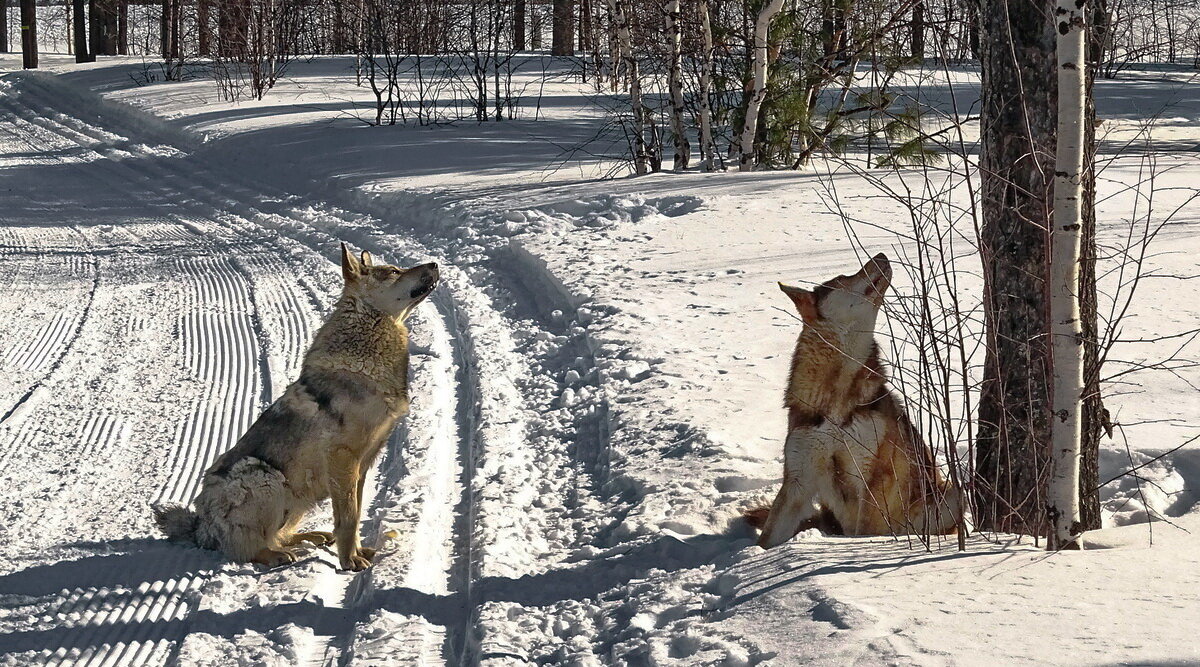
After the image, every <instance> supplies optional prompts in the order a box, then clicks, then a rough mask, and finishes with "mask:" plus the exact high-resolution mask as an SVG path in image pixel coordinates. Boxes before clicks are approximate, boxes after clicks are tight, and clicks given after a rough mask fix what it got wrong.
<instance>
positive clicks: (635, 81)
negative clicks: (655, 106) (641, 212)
mask: <svg viewBox="0 0 1200 667" xmlns="http://www.w3.org/2000/svg"><path fill="white" fill-rule="evenodd" d="M627 1H628V0H611V3H612V4H611V7H612V10H613V16H614V18H615V19H616V22H617V37H618V39H619V40H620V42H621V54H622V56H623V57H624V59H625V76H627V77H629V105H630V107H631V109H632V113H633V141H632V142H631V143H632V148H633V171H634V173H636V174H637V175H638V176H641V175H643V174H645V173H646V172H647V167H648V165H647V163H648V160H649V151H648V150H647V147H646V110H645V109H644V108H643V106H642V77H641V73H640V72H639V71H638V69H639V68H638V60H637V56H635V55H634V53H633V31H632V30H631V29H630V27H629V9H628V7H627V6H626V4H625V3H626V2H627Z"/></svg>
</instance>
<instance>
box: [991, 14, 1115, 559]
mask: <svg viewBox="0 0 1200 667" xmlns="http://www.w3.org/2000/svg"><path fill="white" fill-rule="evenodd" d="M1057 6H1058V5H1057V2H1051V1H1048V0H1022V1H1021V2H1017V3H1011V2H1004V1H1003V0H983V2H982V3H981V5H980V25H981V31H982V37H981V40H980V50H981V58H982V60H981V64H982V67H981V71H982V98H983V105H982V114H981V115H982V137H981V142H982V153H981V158H980V173H981V192H980V204H981V213H982V225H981V228H980V255H981V260H982V262H983V267H984V318H985V329H986V341H985V343H986V358H985V362H984V376H983V383H982V385H981V388H980V399H979V428H978V433H977V438H976V441H975V473H976V478H975V501H976V509H975V519H976V523H977V525H978V526H980V527H981V528H984V529H986V530H999V531H1008V532H1018V533H1025V534H1029V535H1045V534H1048V529H1049V527H1050V526H1049V522H1048V521H1047V515H1046V512H1045V507H1046V506H1047V504H1048V501H1049V498H1047V495H1046V493H1047V488H1048V484H1049V481H1050V475H1051V470H1050V456H1051V446H1050V443H1051V428H1052V424H1051V420H1052V407H1051V388H1052V387H1054V386H1056V385H1055V384H1054V381H1053V373H1054V369H1053V367H1052V365H1051V343H1052V331H1055V330H1054V329H1052V327H1053V326H1057V324H1058V323H1059V322H1058V321H1056V320H1055V318H1054V317H1052V316H1051V312H1050V309H1051V305H1050V303H1049V301H1050V299H1051V295H1052V294H1053V292H1052V289H1053V285H1052V284H1051V282H1048V280H1050V276H1049V275H1048V273H1047V260H1048V253H1049V252H1051V247H1050V245H1049V238H1050V235H1051V229H1052V221H1053V220H1054V218H1053V206H1052V198H1053V197H1054V193H1055V192H1056V188H1055V185H1056V184H1055V179H1054V173H1055V166H1054V157H1053V156H1054V154H1055V149H1056V143H1057V142H1056V136H1057V127H1056V122H1055V118H1057V112H1058V109H1059V97H1058V95H1059V91H1058V80H1057V76H1056V75H1055V72H1056V67H1055V63H1056V62H1057V57H1056V55H1055V54H1056V41H1057V39H1058V38H1057V31H1056V26H1057V21H1056V20H1055V11H1056V8H1057ZM1078 60H1082V58H1078V59H1077V61H1078ZM1080 77H1081V80H1082V81H1085V85H1084V90H1085V93H1084V95H1083V96H1082V100H1083V101H1082V102H1081V104H1082V105H1083V109H1084V112H1083V113H1084V119H1083V120H1082V121H1080V128H1081V130H1080V131H1082V132H1083V133H1084V136H1083V138H1082V139H1080V140H1078V141H1077V142H1076V143H1077V144H1078V145H1081V146H1084V150H1083V158H1082V159H1083V161H1084V162H1083V166H1082V168H1081V170H1080V171H1079V173H1080V176H1079V180H1080V187H1081V192H1082V194H1081V195H1080V196H1079V197H1078V200H1077V206H1078V207H1079V208H1080V216H1081V226H1080V228H1079V230H1078V231H1079V232H1080V234H1079V236H1080V241H1079V242H1080V250H1079V254H1078V255H1077V256H1078V257H1079V258H1080V259H1081V260H1082V266H1080V262H1077V263H1076V264H1075V269H1074V270H1075V271H1076V272H1075V273H1074V274H1072V275H1073V276H1074V277H1073V278H1071V281H1072V284H1071V285H1069V286H1067V285H1066V284H1065V283H1062V285H1061V286H1062V289H1065V290H1070V291H1073V292H1074V294H1075V295H1077V297H1078V300H1079V305H1080V306H1081V309H1080V311H1079V316H1078V318H1076V319H1077V320H1078V322H1076V323H1075V324H1074V325H1073V326H1075V327H1077V328H1076V329H1075V332H1076V334H1077V338H1075V340H1077V341H1079V343H1080V344H1081V347H1082V354H1083V355H1084V358H1083V362H1081V363H1082V367H1083V371H1082V373H1083V376H1084V381H1086V388H1085V390H1084V391H1083V392H1082V394H1083V395H1082V398H1083V399H1084V401H1085V405H1084V407H1083V408H1082V409H1081V410H1082V418H1081V421H1080V426H1079V429H1080V434H1081V436H1080V437H1081V442H1082V443H1083V444H1082V445H1081V447H1084V449H1083V451H1082V457H1083V459H1084V461H1085V462H1086V465H1083V466H1082V467H1080V468H1077V469H1076V470H1075V471H1074V472H1073V473H1070V472H1068V471H1066V470H1061V471H1060V472H1059V476H1060V478H1061V479H1062V480H1065V479H1066V478H1067V477H1068V476H1071V475H1074V477H1075V479H1074V480H1072V482H1071V483H1073V484H1078V483H1079V482H1078V480H1079V479H1080V478H1082V479H1084V480H1085V484H1086V483H1087V480H1088V479H1090V478H1092V477H1093V476H1094V474H1095V471H1094V465H1095V456H1096V453H1095V451H1090V450H1094V448H1095V447H1096V446H1097V443H1098V436H1097V434H1096V433H1097V431H1098V429H1100V427H1101V423H1100V421H1101V420H1100V419H1098V418H1097V414H1096V413H1097V412H1098V411H1099V410H1100V407H1099V392H1098V389H1097V386H1098V375H1099V372H1098V361H1097V360H1096V357H1095V356H1094V354H1093V353H1094V351H1095V347H1094V342H1093V341H1084V340H1083V337H1084V336H1085V335H1090V334H1092V332H1095V331H1096V321H1095V317H1096V312H1095V295H1094V290H1095V279H1094V272H1095V269H1094V261H1095V248H1094V217H1092V216H1093V214H1092V213H1091V212H1090V211H1089V210H1088V209H1089V207H1090V202H1091V201H1092V197H1093V194H1092V193H1093V192H1094V190H1093V188H1094V184H1093V183H1092V182H1091V179H1092V178H1093V174H1094V172H1093V169H1092V167H1091V164H1090V163H1091V159H1092V154H1093V152H1092V151H1091V150H1090V149H1088V148H1087V145H1088V143H1089V142H1090V141H1091V139H1090V137H1091V136H1092V134H1091V129H1090V127H1089V123H1088V122H1087V119H1088V118H1090V113H1091V112H1090V111H1089V108H1090V107H1089V105H1090V100H1089V97H1088V95H1087V94H1086V91H1087V86H1086V78H1083V77H1084V70H1083V69H1082V68H1081V69H1080ZM1035 110H1036V111H1035ZM1070 113H1071V114H1072V116H1071V117H1072V118H1074V117H1075V115H1074V114H1075V111H1074V110H1073V109H1072V110H1070ZM1065 196H1068V197H1071V196H1074V195H1071V194H1068V195H1065ZM1068 224H1070V223H1068ZM1055 227H1057V225H1056V226H1055ZM1060 249H1061V248H1060ZM1058 279H1059V280H1065V278H1063V277H1062V276H1059V277H1058ZM1068 319H1069V318H1068ZM1077 398H1080V396H1077ZM1055 410H1057V408H1056V409H1055ZM1054 419H1057V417H1054ZM1063 484H1066V482H1065V481H1064V482H1063ZM1089 491H1091V489H1089ZM1087 497H1088V498H1087V499H1088V502H1089V504H1090V503H1093V502H1095V495H1094V493H1088V494H1087ZM1092 509H1093V508H1089V509H1088V511H1087V512H1086V514H1089V515H1093V514H1094V513H1093V511H1092ZM1077 518H1078V517H1077Z"/></svg>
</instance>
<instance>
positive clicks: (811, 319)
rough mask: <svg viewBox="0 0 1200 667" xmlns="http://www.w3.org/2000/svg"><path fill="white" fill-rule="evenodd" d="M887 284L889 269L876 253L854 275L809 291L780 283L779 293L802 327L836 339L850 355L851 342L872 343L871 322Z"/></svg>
mask: <svg viewBox="0 0 1200 667" xmlns="http://www.w3.org/2000/svg"><path fill="white" fill-rule="evenodd" d="M891 281H892V266H891V264H890V263H889V262H888V258H887V256H886V255H884V254H883V253H880V254H878V255H875V256H874V257H872V258H871V259H869V260H867V263H866V264H865V265H864V266H863V267H862V269H860V270H859V271H858V273H855V274H853V275H849V276H838V277H836V278H834V279H832V280H827V281H825V282H823V283H821V284H820V285H817V286H816V287H814V288H813V289H811V290H806V289H803V288H800V287H792V286H791V285H784V284H783V283H780V284H779V289H781V290H783V293H784V294H786V295H788V297H789V298H791V300H792V303H793V304H795V306H796V310H797V311H798V312H799V313H800V318H801V319H802V320H804V325H805V327H812V328H814V329H816V330H817V331H820V332H823V333H824V334H826V335H829V334H832V335H833V336H835V337H836V338H837V339H838V340H837V343H838V347H840V348H842V350H843V351H844V352H847V353H851V350H850V349H847V348H848V347H851V348H855V347H858V346H856V345H853V343H854V342H856V341H858V340H862V339H865V340H867V341H870V340H872V334H873V333H874V331H875V318H876V317H877V316H878V315H879V307H880V306H881V305H882V304H883V294H884V292H886V291H887V288H888V286H889V285H891ZM828 342H830V343H834V342H835V341H832V340H831V341H828Z"/></svg>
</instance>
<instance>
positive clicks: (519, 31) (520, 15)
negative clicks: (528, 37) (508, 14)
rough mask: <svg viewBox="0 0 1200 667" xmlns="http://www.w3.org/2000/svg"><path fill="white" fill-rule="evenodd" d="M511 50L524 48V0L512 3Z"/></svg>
mask: <svg viewBox="0 0 1200 667" xmlns="http://www.w3.org/2000/svg"><path fill="white" fill-rule="evenodd" d="M512 40H513V51H524V50H525V0H516V1H515V2H514V3H513V38H512Z"/></svg>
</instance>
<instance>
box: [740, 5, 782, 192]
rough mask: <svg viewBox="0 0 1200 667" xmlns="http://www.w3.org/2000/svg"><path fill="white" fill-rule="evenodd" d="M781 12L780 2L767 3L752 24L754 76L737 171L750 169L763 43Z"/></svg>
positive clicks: (762, 90) (763, 92)
mask: <svg viewBox="0 0 1200 667" xmlns="http://www.w3.org/2000/svg"><path fill="white" fill-rule="evenodd" d="M781 9H783V0H767V3H766V4H765V5H764V6H763V8H762V9H761V10H759V12H758V17H757V18H756V19H755V20H754V51H753V54H754V55H753V61H752V64H751V70H752V71H753V72H754V83H753V86H754V88H753V90H751V92H750V99H749V100H748V101H747V103H746V119H745V122H744V123H743V125H742V142H741V151H742V157H741V161H740V162H739V164H738V170H739V171H752V170H753V169H754V152H755V138H756V136H757V134H758V112H759V109H761V108H762V103H763V100H765V99H766V97H767V42H768V40H769V39H770V36H771V20H772V19H774V18H775V15H776V14H778V13H779V10H781Z"/></svg>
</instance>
